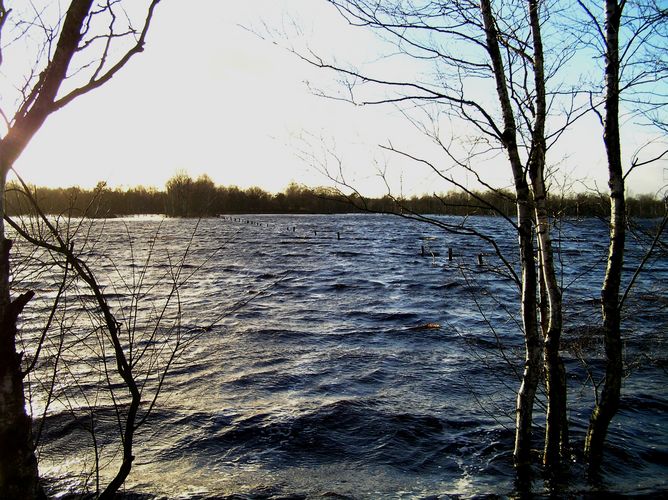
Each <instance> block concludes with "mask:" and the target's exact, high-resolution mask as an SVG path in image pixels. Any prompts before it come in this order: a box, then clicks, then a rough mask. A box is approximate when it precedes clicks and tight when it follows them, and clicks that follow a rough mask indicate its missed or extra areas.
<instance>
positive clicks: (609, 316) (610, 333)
mask: <svg viewBox="0 0 668 500" xmlns="http://www.w3.org/2000/svg"><path fill="white" fill-rule="evenodd" d="M622 9H623V4H618V3H617V1H616V0H606V2H605V37H606V65H605V81H606V82H605V83H606V94H605V121H604V133H603V141H604V143H605V149H606V154H607V157H608V185H609V187H610V242H609V245H608V263H607V267H606V271H605V277H604V280H603V286H602V288H601V310H602V315H603V335H604V342H605V356H606V371H605V383H604V386H603V391H602V393H601V397H600V399H599V400H598V401H597V403H596V406H595V407H594V411H593V412H592V415H591V419H590V422H589V429H588V431H587V437H586V440H585V455H586V457H587V459H588V460H589V468H590V470H591V471H596V470H597V469H598V468H599V467H600V464H601V460H602V457H603V444H604V442H605V436H606V434H607V432H608V426H609V425H610V421H611V420H612V418H613V417H614V415H615V414H616V413H617V409H618V407H619V399H620V393H621V386H622V341H621V332H620V329H621V318H620V316H621V315H620V305H619V304H620V302H619V288H620V283H621V275H622V264H623V262H624V243H625V238H626V221H625V211H626V207H625V195H624V175H623V172H622V160H621V146H620V134H619V72H620V61H619V29H620V24H621V16H622Z"/></svg>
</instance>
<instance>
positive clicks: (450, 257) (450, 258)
mask: <svg viewBox="0 0 668 500" xmlns="http://www.w3.org/2000/svg"><path fill="white" fill-rule="evenodd" d="M448 260H452V248H448Z"/></svg>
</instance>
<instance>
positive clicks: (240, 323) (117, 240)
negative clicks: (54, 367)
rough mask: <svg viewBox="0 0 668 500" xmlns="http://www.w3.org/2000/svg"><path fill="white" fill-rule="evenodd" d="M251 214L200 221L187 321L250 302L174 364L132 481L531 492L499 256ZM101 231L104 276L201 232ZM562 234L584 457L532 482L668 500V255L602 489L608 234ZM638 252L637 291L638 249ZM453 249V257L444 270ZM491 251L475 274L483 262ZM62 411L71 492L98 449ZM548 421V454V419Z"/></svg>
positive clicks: (358, 223) (414, 494) (400, 233)
mask: <svg viewBox="0 0 668 500" xmlns="http://www.w3.org/2000/svg"><path fill="white" fill-rule="evenodd" d="M239 219H240V220H226V219H209V220H204V221H201V222H200V223H199V227H198V228H197V232H196V237H195V239H194V240H193V241H192V248H191V250H190V257H189V259H188V260H187V262H188V266H189V267H188V266H186V270H187V271H188V272H196V274H195V275H194V276H193V278H191V279H190V280H189V281H188V283H187V285H186V286H185V287H184V288H182V289H181V290H180V299H181V302H182V309H183V328H184V329H186V330H187V329H193V328H195V327H198V326H206V325H207V324H208V323H209V322H211V321H214V320H215V319H216V318H217V317H219V316H220V315H221V314H223V313H225V311H229V310H230V309H231V308H232V307H233V306H234V305H235V304H238V303H239V301H242V302H243V301H247V300H249V299H252V300H250V302H248V303H247V304H246V305H245V306H244V307H242V308H241V309H239V310H238V311H236V312H234V313H232V314H231V315H229V316H227V317H225V318H223V319H221V320H220V321H219V322H218V323H217V324H216V325H215V326H213V327H212V328H210V329H208V330H207V331H204V332H201V331H199V332H200V333H198V337H197V339H196V341H194V342H193V344H192V345H191V346H189V347H188V349H187V350H186V351H185V352H184V353H183V354H182V355H181V357H180V358H179V360H178V362H177V364H175V365H174V367H173V370H172V373H171V375H169V376H168V378H167V381H166V386H165V390H164V392H163V394H162V395H161V397H160V399H159V400H158V405H157V407H156V409H155V411H154V413H153V414H152V416H151V420H149V421H148V423H147V424H146V425H145V426H144V427H142V428H141V429H140V431H139V433H138V436H137V444H136V450H135V455H136V461H135V464H134V467H133V471H132V473H131V475H130V477H129V479H128V482H127V488H128V489H130V490H132V491H135V492H140V493H151V494H156V495H162V496H165V497H169V498H200V497H206V496H223V497H224V496H231V495H234V494H237V495H240V496H239V497H234V498H281V497H284V496H288V495H295V496H296V497H299V498H301V497H302V496H303V497H306V498H349V497H350V498H360V499H367V498H368V499H372V498H425V497H430V496H436V497H439V496H445V495H462V496H475V495H485V494H493V495H512V494H518V493H520V492H521V490H518V486H517V485H516V483H515V476H514V472H513V467H512V446H513V430H512V428H513V420H512V418H513V410H514V402H515V391H516V390H517V388H518V385H519V384H518V382H517V373H518V372H519V370H520V369H521V367H522V355H523V344H522V336H521V330H520V326H519V325H518V323H517V316H518V315H517V309H518V306H517V303H518V292H517V289H516V287H515V285H514V284H513V282H512V281H511V280H509V279H508V278H507V277H506V276H503V275H500V274H499V273H496V272H494V269H496V268H497V267H498V265H499V260H498V258H496V257H495V256H494V255H492V253H491V249H490V248H489V247H488V246H486V245H485V244H484V243H483V242H481V241H480V240H477V239H473V238H464V237H463V236H457V235H452V234H447V233H444V232H442V231H439V230H437V229H435V228H431V227H430V226H427V225H424V224H417V223H415V222H411V221H406V220H403V219H400V218H396V217H388V216H359V215H344V216H242V217H240V218H239ZM247 220H248V221H252V222H253V223H250V222H249V223H247V222H246V221H247ZM449 220H452V221H456V220H457V219H454V218H453V219H449ZM468 222H469V223H470V224H473V225H474V226H475V227H476V228H477V229H479V230H480V231H482V232H484V233H485V234H488V235H490V236H493V237H495V238H497V239H498V241H500V242H501V243H502V247H503V248H504V249H506V250H507V252H508V255H509V256H510V257H511V258H512V259H515V250H514V249H515V238H514V236H513V232H512V229H511V228H510V227H509V226H508V225H507V223H505V222H503V221H502V220H501V219H498V218H477V219H470V220H469V221H468ZM95 224H97V225H98V226H99V227H103V228H104V229H103V231H102V233H101V236H100V237H99V238H100V241H99V242H98V243H97V245H96V247H95V248H94V249H93V250H91V255H90V258H91V259H92V261H93V262H97V263H98V268H99V269H101V270H102V271H101V272H102V273H105V272H107V273H112V272H116V273H121V274H123V273H125V274H126V275H127V276H130V275H131V274H132V270H133V268H136V267H137V266H138V265H139V264H141V262H142V261H143V260H144V257H142V255H143V254H142V252H144V251H145V248H143V247H142V245H141V244H139V243H137V244H136V245H135V247H133V249H132V252H131V253H130V247H129V246H128V238H131V239H132V241H136V242H145V241H148V240H150V239H151V238H152V237H153V235H155V234H156V231H157V229H158V226H159V225H161V228H160V231H159V233H158V238H157V240H156V248H157V250H155V252H156V254H157V253H158V250H159V251H160V252H163V253H162V254H161V255H163V256H164V255H170V256H172V258H174V259H175V260H174V261H176V258H175V257H174V256H177V255H179V252H182V249H183V248H184V247H185V245H186V243H187V241H188V238H189V236H190V234H192V232H193V230H194V228H195V225H196V222H195V221H192V220H164V221H160V220H157V219H141V218H138V219H127V220H108V221H104V222H102V221H99V222H96V223H95ZM646 225H648V226H649V225H650V223H649V222H647V224H646ZM293 228H294V230H293ZM560 229H561V234H560V236H559V235H556V236H555V238H556V239H557V242H556V243H557V246H559V247H560V249H561V251H560V259H561V263H562V264H563V267H562V276H563V283H564V287H565V293H564V300H565V304H566V307H565V322H566V327H565V333H564V349H563V356H564V358H565V362H566V367H567V370H568V373H569V400H570V401H569V402H570V413H569V418H570V425H571V434H572V436H571V439H572V443H573V446H574V450H573V461H572V464H571V466H570V468H569V470H568V471H567V472H566V473H565V475H564V476H563V477H560V478H557V479H553V480H549V479H548V478H545V477H543V476H541V475H540V473H538V472H537V474H536V476H535V477H534V480H533V483H532V485H531V487H530V488H531V491H533V492H535V493H545V492H549V491H556V492H560V493H571V494H574V495H579V494H583V493H586V492H593V493H595V492H597V491H612V492H615V493H621V494H656V493H658V492H661V491H663V492H665V491H666V488H667V486H666V481H667V478H668V468H667V466H666V465H665V464H666V463H668V431H667V430H666V429H667V428H668V427H667V426H668V412H667V411H666V410H667V409H668V394H667V393H666V383H667V382H668V375H667V373H666V357H667V354H668V350H667V349H666V333H667V330H668V328H667V325H668V297H667V296H666V288H667V285H668V261H667V259H666V258H665V253H664V255H663V257H658V258H653V259H651V260H650V261H649V262H648V264H647V266H648V269H649V271H648V272H646V273H645V274H644V275H642V276H641V277H640V278H639V279H638V281H637V284H636V287H635V288H634V293H633V294H632V296H631V297H630V298H629V301H628V306H629V307H628V309H627V316H626V317H625V319H624V321H625V323H624V335H625V338H626V344H625V363H626V366H627V368H628V376H627V378H625V380H624V386H623V391H624V393H623V400H622V405H621V409H620V412H619V415H618V416H617V417H616V418H615V420H614V421H613V423H612V425H611V428H610V437H609V445H608V448H607V449H606V459H605V464H604V467H603V471H604V472H603V476H602V479H601V480H600V481H599V482H597V483H595V484H592V483H589V482H587V481H586V480H585V479H584V474H583V473H582V466H581V453H580V449H581V447H582V440H583V436H584V432H585V430H586V425H587V421H588V418H589V413H590V411H591V408H592V405H593V398H594V395H593V389H592V384H591V382H590V381H589V380H588V377H589V375H590V374H593V375H594V376H595V378H597V380H598V377H600V374H601V370H602V368H603V362H602V359H603V351H602V346H601V343H600V341H599V340H596V338H592V337H591V336H592V335H593V334H595V332H596V326H597V325H598V324H599V313H598V304H597V297H598V295H599V287H600V283H601V280H602V277H603V271H604V264H605V257H606V239H607V229H606V227H605V225H604V224H603V223H601V222H599V221H595V220H586V221H570V222H564V223H562V224H561V226H560ZM316 232H317V234H316ZM337 232H338V233H339V235H340V239H338V238H337ZM128 234H130V235H131V236H128ZM424 238H433V239H424ZM630 240H631V241H630V250H629V253H628V257H627V259H626V262H627V263H626V272H627V276H626V278H627V281H628V279H629V278H630V276H631V275H632V274H633V270H634V268H635V266H636V265H637V263H638V262H639V260H640V258H641V256H642V251H643V250H642V249H643V247H642V245H641V244H640V243H639V242H636V241H634V239H633V238H630ZM422 245H426V251H425V254H426V255H425V256H422V255H421V246H422ZM219 247H222V248H220V250H219V251H218V252H217V253H216V254H215V255H214V257H213V258H211V259H209V260H206V259H207V258H208V257H209V256H211V255H212V254H213V252H214V251H216V249H218V248H219ZM448 248H452V249H453V251H454V259H453V261H451V262H450V261H448V259H447V249H448ZM167 251H169V254H167V253H166V252H167ZM431 252H433V253H434V255H432V253H431ZM480 253H484V254H485V255H484V264H483V266H478V265H477V255H478V254H480ZM168 264H169V260H168V258H167V257H161V258H160V259H158V260H157V261H154V262H153V263H152V264H151V266H152V267H151V269H150V271H149V273H148V275H149V276H151V275H152V274H155V275H156V276H158V275H160V273H163V274H164V273H165V268H168V267H169V266H168ZM197 266H202V267H201V268H198V267H197ZM161 293H164V291H161V289H159V288H156V289H153V290H150V291H149V292H148V294H149V295H150V294H153V295H156V296H158V297H159V296H160V294H161ZM119 295H122V294H120V293H119ZM121 298H122V297H121ZM38 306H39V302H36V305H35V306H34V307H33V310H32V314H35V315H37V314H38V312H39V311H38ZM138 310H139V311H143V310H142V309H141V308H139V309H138ZM30 314H31V311H28V318H29V315H30ZM142 314H146V315H150V314H151V312H150V310H146V311H144V313H142ZM28 323H29V321H26V324H28ZM193 331H194V330H193ZM500 346H501V347H502V349H500ZM583 346H589V347H586V348H585V347H583ZM83 358H84V356H82V359H81V360H80V361H81V363H82V367H81V368H80V369H81V370H83V371H82V373H84V372H85V368H84V365H85V359H83ZM77 377H78V378H77V380H81V381H83V380H85V379H86V377H85V375H83V374H82V375H77ZM82 384H83V382H82ZM542 401H544V398H543V397H542V396H541V404H542ZM88 404H91V403H90V402H88ZM69 405H70V406H75V407H76V406H77V405H81V406H82V407H84V406H85V405H86V403H85V402H82V401H74V402H70V403H69ZM64 408H65V405H60V406H59V405H58V404H54V405H52V407H51V410H50V412H49V413H48V418H47V425H46V427H45V431H44V436H43V444H42V447H41V448H40V450H41V454H42V457H43V460H42V464H43V465H42V473H43V474H44V475H46V476H50V477H52V478H53V479H54V480H55V483H54V484H55V485H56V487H57V488H59V489H60V491H65V489H66V488H68V487H74V488H76V486H77V484H80V481H81V476H80V475H78V474H79V473H78V469H81V468H85V467H86V466H88V467H90V459H84V458H77V459H75V458H72V452H73V450H78V449H80V448H82V447H84V446H86V444H84V443H83V441H86V443H88V441H87V439H88V438H85V437H83V435H82V434H81V433H77V432H76V431H75V430H73V429H75V428H76V426H74V427H72V426H69V427H68V424H67V422H68V421H69V419H71V413H72V412H70V411H67V410H65V409H64ZM536 423H537V430H536V434H537V435H536V448H537V449H538V448H540V447H541V437H542V436H541V433H542V427H543V415H542V413H541V411H540V408H539V410H538V415H537V416H536ZM100 428H101V429H102V430H101V431H100V433H101V435H100V437H99V439H101V440H104V439H105V436H106V435H105V434H104V433H105V431H104V426H103V425H101V427H100ZM109 433H110V435H111V431H109ZM78 439H80V440H82V443H79V442H78V441H77V440H78ZM109 439H110V440H111V439H112V438H111V437H109ZM54 457H55V458H54ZM86 460H88V462H86Z"/></svg>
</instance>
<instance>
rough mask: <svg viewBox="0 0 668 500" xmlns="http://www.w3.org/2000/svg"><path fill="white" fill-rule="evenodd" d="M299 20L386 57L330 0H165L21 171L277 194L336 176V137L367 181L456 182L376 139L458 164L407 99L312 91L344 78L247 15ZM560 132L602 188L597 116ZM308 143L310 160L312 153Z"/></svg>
mask: <svg viewBox="0 0 668 500" xmlns="http://www.w3.org/2000/svg"><path fill="white" fill-rule="evenodd" d="M293 21H294V23H296V24H297V25H299V27H300V30H301V31H302V35H301V37H300V38H299V39H298V40H296V41H290V40H281V43H285V45H290V44H291V43H295V44H301V45H300V46H303V44H304V43H308V45H309V47H311V48H313V49H314V50H316V51H317V52H318V53H322V54H324V55H325V56H330V55H331V56H334V57H336V58H337V60H338V61H339V62H341V63H346V62H349V61H350V62H353V63H358V62H365V61H371V60H374V59H377V57H378V56H377V54H378V53H379V51H380V50H381V48H382V47H383V46H382V42H381V41H379V40H378V39H377V38H376V37H375V36H374V35H373V34H371V33H369V32H367V31H365V30H363V29H360V28H353V27H349V26H348V25H347V23H346V22H345V21H344V20H343V19H341V17H340V16H339V14H338V13H337V12H336V11H335V10H334V9H333V8H332V7H330V6H329V5H327V4H326V2H324V1H323V0H255V1H246V2H230V1H225V2H223V1H215V0H208V1H207V0H199V1H196V2H178V1H175V0H163V2H162V3H161V4H160V5H159V7H158V9H157V11H156V16H155V19H154V24H153V26H152V29H151V32H150V33H149V36H148V43H147V46H146V50H145V51H144V52H143V53H142V54H139V55H137V56H135V58H134V59H133V60H132V61H131V62H130V64H129V65H128V66H127V67H126V68H125V69H124V70H122V71H121V72H120V73H119V74H118V75H117V76H116V77H115V78H114V79H113V80H112V81H111V82H110V83H108V84H107V85H105V86H103V87H102V88H100V89H97V90H95V91H93V92H92V93H90V94H88V95H86V96H84V97H82V98H79V99H78V100H76V101H74V102H73V103H71V104H70V105H68V106H67V107H65V108H64V109H62V110H60V111H58V112H57V113H55V114H53V115H52V116H51V117H50V118H49V119H48V121H47V123H46V124H45V125H44V126H43V127H42V129H41V130H40V131H39V132H38V134H37V135H36V136H35V137H34V139H33V140H32V142H31V144H30V145H29V146H28V148H27V150H26V151H25V152H24V154H23V156H22V157H21V158H20V159H19V160H18V161H17V163H16V165H15V166H16V168H17V170H18V171H19V172H20V173H21V175H22V176H23V177H24V178H25V179H26V180H27V181H29V182H31V183H34V184H37V185H42V186H70V185H81V186H83V187H91V186H94V185H95V184H96V183H97V182H98V181H106V182H107V183H108V184H109V185H110V186H112V187H116V186H124V187H129V186H134V185H140V184H141V185H145V186H154V187H158V188H162V187H163V186H164V184H165V182H166V181H167V179H168V178H169V177H171V176H172V175H174V174H175V173H176V172H177V171H179V170H183V171H186V172H188V173H189V174H190V175H192V176H193V177H196V176H198V175H200V174H203V173H206V174H208V175H209V176H210V177H211V178H212V179H213V180H214V182H216V183H217V184H222V185H238V186H240V187H243V188H245V187H250V186H254V185H255V186H260V187H262V188H263V189H266V190H268V191H271V192H277V191H281V190H283V189H284V188H285V187H286V186H287V184H288V183H290V182H291V181H296V182H298V183H304V184H307V185H311V186H316V185H327V184H331V183H330V182H329V181H328V179H327V178H326V177H325V176H324V175H323V174H322V173H321V172H319V171H318V169H317V168H316V167H317V166H318V164H323V163H324V162H325V161H326V160H327V162H328V165H329V166H330V167H332V166H333V163H332V158H331V157H329V158H328V157H327V155H326V154H325V152H324V150H325V149H329V150H332V151H335V152H336V154H337V155H338V156H339V158H340V159H341V160H342V162H343V168H344V171H345V172H346V176H347V180H349V181H350V182H351V183H352V184H355V186H356V187H359V189H360V190H361V191H363V192H365V193H368V194H374V195H376V194H380V193H382V192H383V191H384V190H385V187H384V183H383V181H382V179H380V178H379V176H378V171H379V170H385V171H386V173H387V178H388V180H389V181H390V182H391V184H392V189H393V191H395V192H396V191H397V190H399V189H402V190H403V191H404V194H414V193H425V192H426V193H430V192H434V191H437V192H442V191H447V190H449V189H450V186H448V185H447V184H445V183H443V182H437V181H435V180H434V177H433V176H432V175H431V174H430V173H429V172H428V171H427V170H426V169H425V167H422V166H419V165H416V164H414V163H411V162H409V161H407V160H402V159H400V158H398V157H397V156H396V155H392V154H389V153H386V152H383V151H381V150H380V149H379V148H378V147H377V146H378V144H388V143H389V142H391V143H392V144H393V145H395V146H397V147H401V148H403V149H405V150H407V151H409V152H413V153H415V154H416V155H418V156H421V155H424V156H427V157H430V158H432V159H434V160H435V161H436V162H439V163H438V166H439V168H444V169H445V168H448V167H449V165H448V163H447V162H446V161H445V159H444V158H442V157H439V156H438V155H437V154H436V153H435V149H434V146H433V145H432V144H431V143H430V142H429V141H428V140H427V139H426V138H425V137H424V136H423V135H422V134H421V133H419V131H417V130H416V129H415V128H414V127H413V126H412V125H410V124H409V123H408V122H407V120H406V119H405V118H404V117H403V116H402V115H401V113H400V112H399V111H398V110H396V109H394V108H392V107H387V106H386V107H373V106H365V107H355V106H353V105H351V104H349V103H345V102H341V101H334V100H329V99H324V98H322V97H318V96H316V95H314V94H313V92H312V91H311V90H309V85H307V83H306V82H308V83H309V84H310V86H311V87H318V88H330V89H337V88H338V89H340V87H337V83H336V81H335V80H336V76H335V75H334V74H332V73H329V72H326V71H323V70H319V69H316V68H313V67H311V66H309V65H308V64H306V63H304V62H303V61H300V60H299V59H298V58H297V57H295V56H294V55H293V54H290V53H289V52H288V51H286V50H285V49H284V48H281V47H280V46H278V45H276V44H273V43H271V41H267V40H263V39H260V38H259V37H258V36H256V35H255V34H253V33H250V32H249V31H248V30H246V29H244V28H243V27H242V26H240V25H243V26H252V27H255V28H256V29H258V30H260V29H262V25H263V23H266V25H268V26H270V27H272V28H275V29H277V30H279V31H280V30H282V29H283V28H285V29H286V30H287V31H288V32H293V30H292V29H291V27H290V26H291V24H292V23H293ZM3 41H4V40H3ZM412 69H413V68H410V67H408V66H407V67H405V68H404V67H398V68H397V71H402V70H406V71H409V70H412ZM3 77H5V78H12V77H13V78H16V77H17V75H7V74H5V75H3ZM447 133H450V131H448V132H447ZM645 133H646V132H645V131H644V130H642V129H641V130H639V131H635V132H634V133H633V134H629V135H631V136H632V137H630V138H628V140H627V142H626V143H625V152H626V154H627V155H629V154H631V153H633V150H634V149H635V148H637V147H638V146H639V145H641V144H642V143H643V141H644V140H645V139H646V137H645ZM564 144H565V147H564V149H563V151H560V152H557V153H555V154H554V155H553V156H552V158H551V161H552V162H553V163H555V164H558V165H559V168H560V169H561V170H562V172H566V174H567V175H568V176H570V177H571V178H573V179H586V182H587V183H588V184H589V185H590V186H592V185H593V184H594V183H596V184H598V186H599V187H600V188H604V187H605V185H606V183H605V163H604V161H603V149H602V144H601V141H600V131H599V128H598V125H597V124H596V123H595V121H594V120H593V119H592V120H590V121H584V122H583V123H582V125H580V128H578V129H576V130H574V131H573V132H572V133H571V134H570V135H569V137H567V138H566V139H565V140H564ZM305 152H306V153H307V156H310V157H311V158H315V161H304V159H303V157H304V153H305ZM667 168H668V162H666V161H663V162H659V163H656V164H654V165H652V166H649V167H647V168H645V169H644V170H643V171H642V172H639V173H636V174H635V176H633V177H632V178H631V179H630V182H629V189H630V190H631V191H632V192H633V193H644V192H651V193H655V192H656V191H657V189H658V188H659V187H660V186H662V185H664V184H665V183H666V182H668V179H667V178H665V175H668V174H664V170H665V169H667ZM484 169H485V171H484V172H485V174H487V175H488V176H489V178H490V179H492V180H493V182H495V183H496V184H497V185H507V184H509V181H510V175H509V172H508V168H507V165H506V164H505V162H504V161H503V158H499V159H498V161H497V162H496V163H495V164H494V165H486V166H484ZM464 177H465V176H464ZM466 182H468V181H466ZM471 182H472V181H471Z"/></svg>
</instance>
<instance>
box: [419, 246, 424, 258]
mask: <svg viewBox="0 0 668 500" xmlns="http://www.w3.org/2000/svg"><path fill="white" fill-rule="evenodd" d="M420 255H422V256H423V257H424V245H420Z"/></svg>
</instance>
